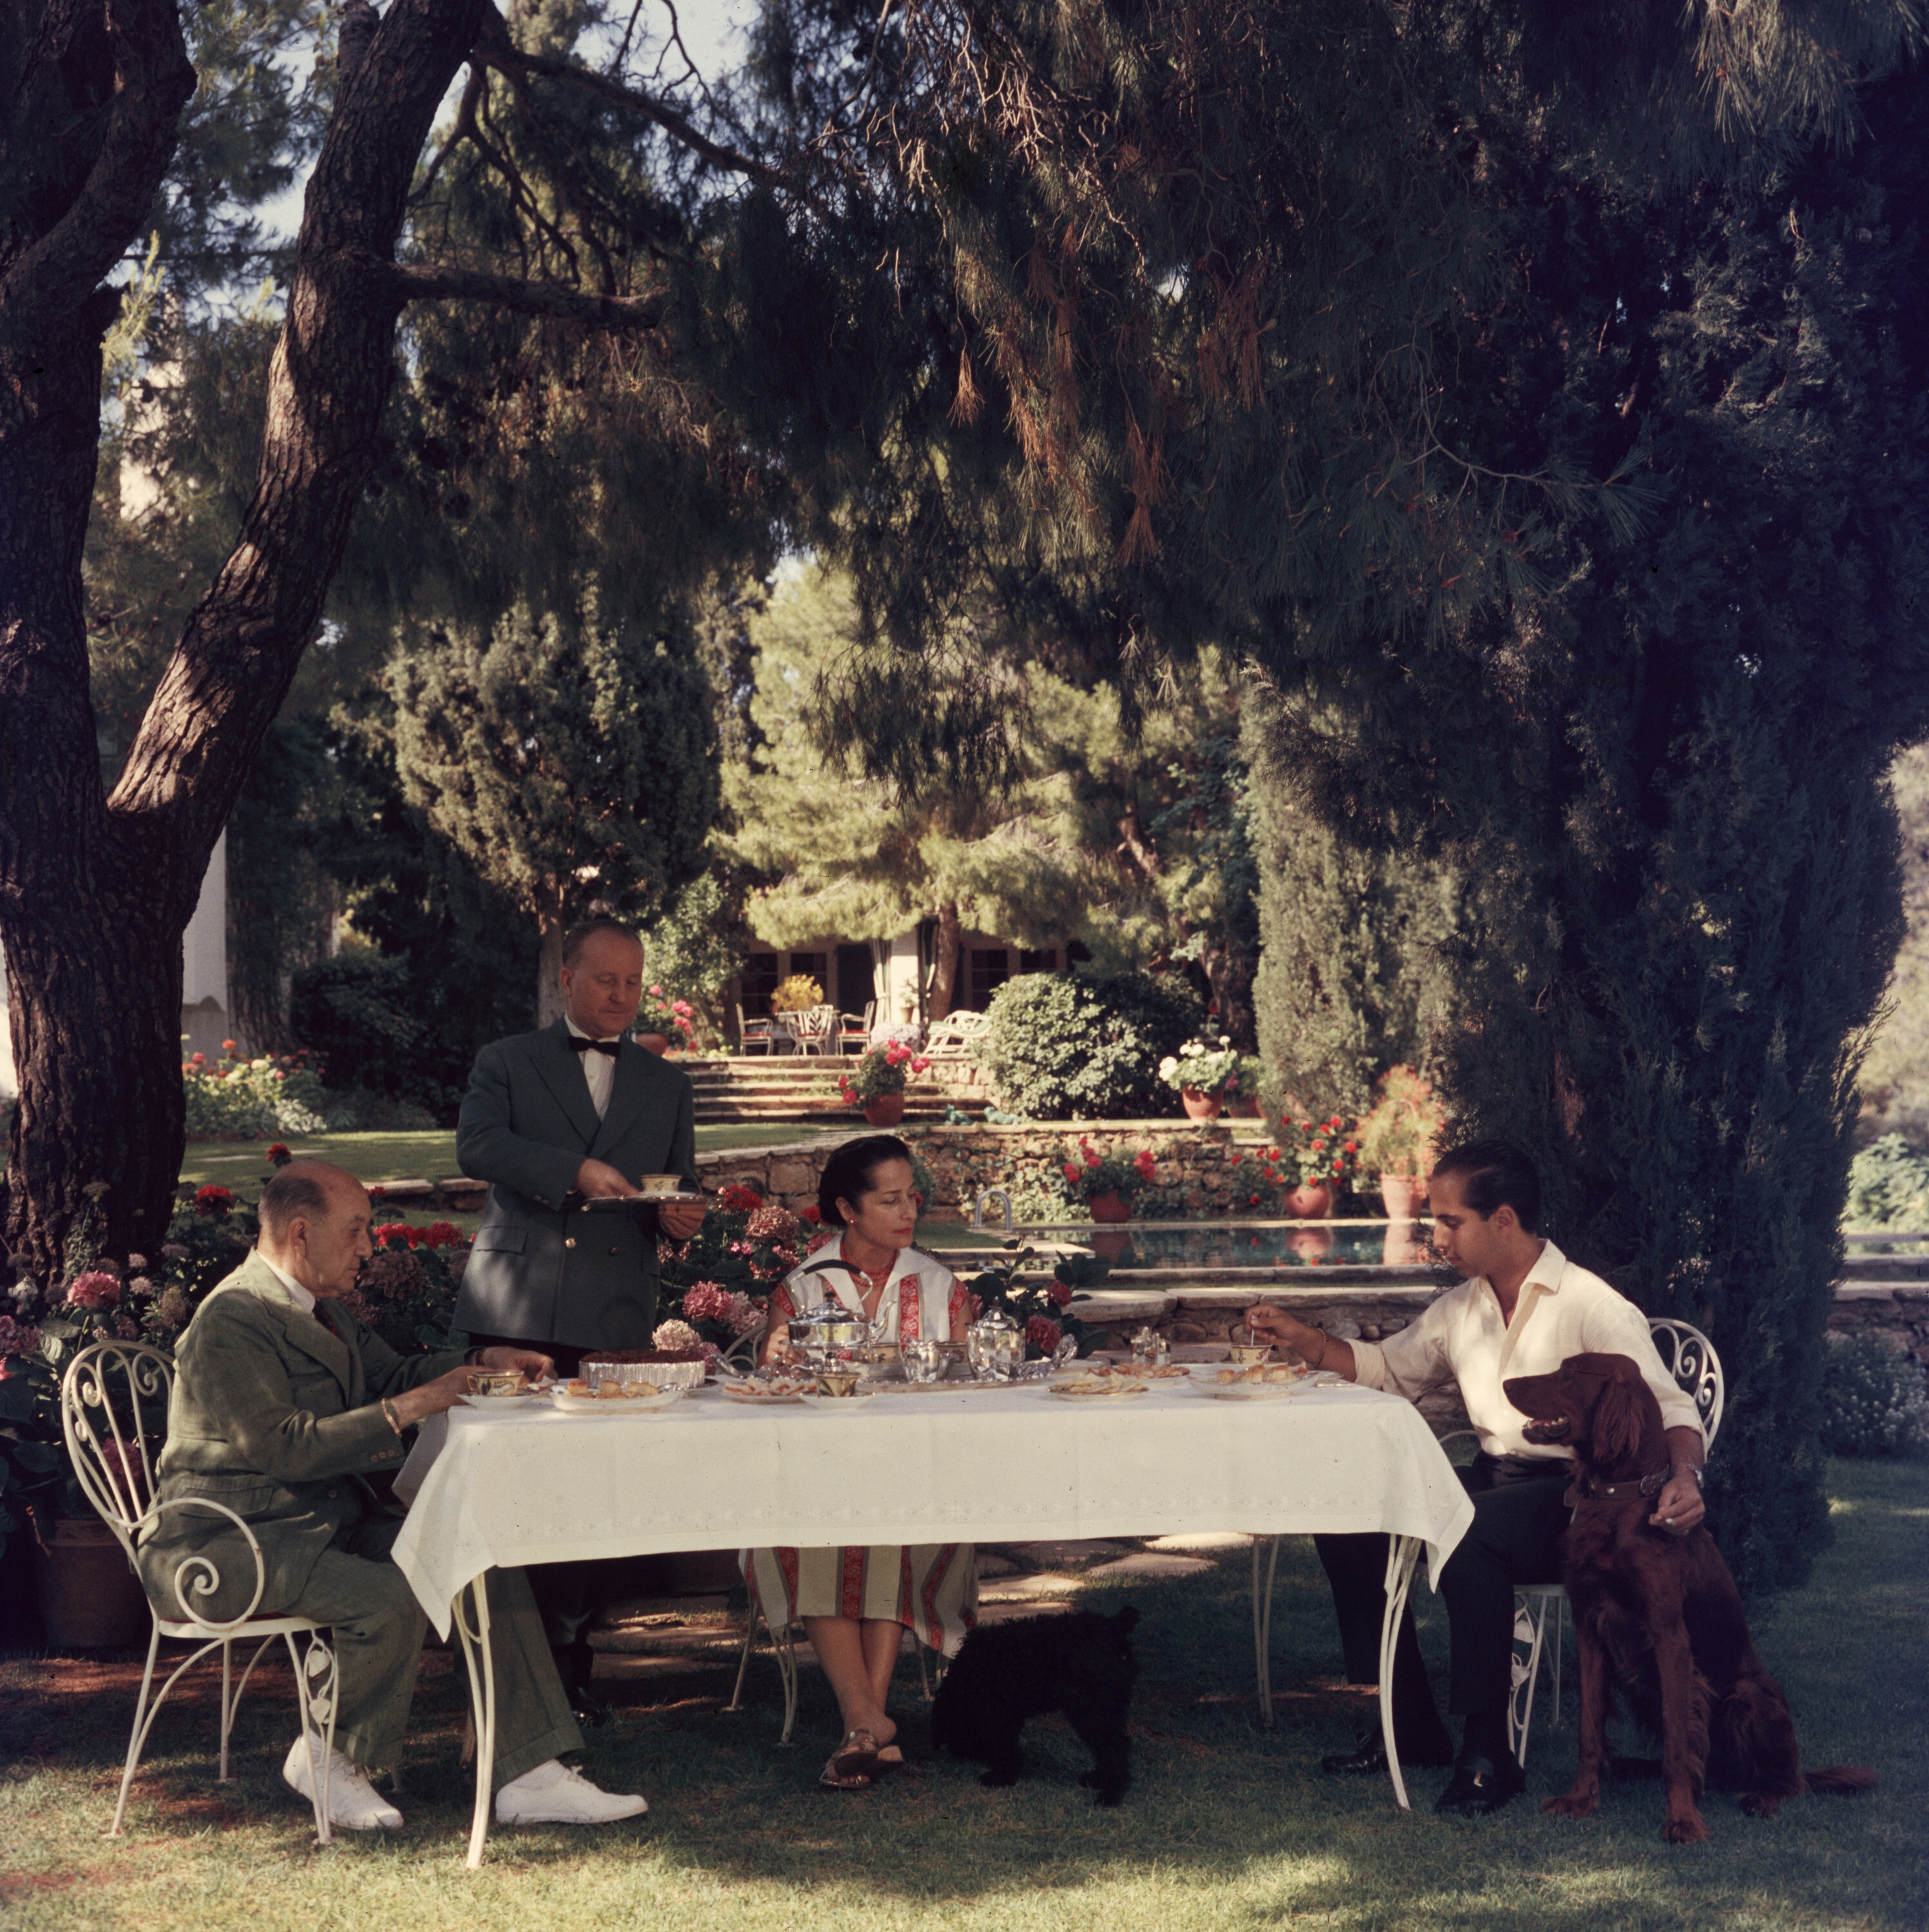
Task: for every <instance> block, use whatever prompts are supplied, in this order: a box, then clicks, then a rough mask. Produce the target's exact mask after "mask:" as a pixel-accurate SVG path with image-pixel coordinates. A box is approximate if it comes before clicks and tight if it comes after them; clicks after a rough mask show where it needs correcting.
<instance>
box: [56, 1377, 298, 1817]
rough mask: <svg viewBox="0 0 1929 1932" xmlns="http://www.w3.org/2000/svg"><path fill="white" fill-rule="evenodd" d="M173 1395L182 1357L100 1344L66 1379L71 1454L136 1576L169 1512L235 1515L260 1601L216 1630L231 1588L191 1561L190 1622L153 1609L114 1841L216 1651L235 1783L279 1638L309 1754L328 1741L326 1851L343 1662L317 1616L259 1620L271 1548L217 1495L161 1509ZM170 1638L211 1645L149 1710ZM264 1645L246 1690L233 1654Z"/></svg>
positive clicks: (177, 1580)
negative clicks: (155, 1444) (143, 1771)
mask: <svg viewBox="0 0 1929 1932" xmlns="http://www.w3.org/2000/svg"><path fill="white" fill-rule="evenodd" d="M173 1385H174V1364H173V1361H172V1358H170V1357H169V1356H168V1355H165V1354H163V1352H161V1351H160V1349H151V1348H148V1347H147V1346H145V1345H143V1344H142V1343H131V1342H97V1343H93V1344H92V1346H89V1347H88V1348H85V1349H82V1350H81V1352H80V1354H79V1355H76V1356H75V1357H74V1360H73V1361H71V1363H69V1364H68V1370H67V1373H66V1374H65V1376H62V1378H61V1384H60V1419H61V1427H62V1432H63V1433H65V1436H66V1438H67V1449H68V1456H69V1457H71V1460H72V1461H73V1464H74V1475H76V1477H77V1478H79V1481H80V1487H81V1488H82V1490H83V1491H85V1492H86V1496H87V1500H88V1501H89V1502H90V1503H92V1505H94V1507H95V1509H96V1510H97V1511H99V1513H100V1514H101V1520H103V1521H104V1523H106V1524H107V1527H108V1528H109V1529H111V1530H112V1531H113V1532H114V1535H115V1539H116V1541H118V1543H119V1544H120V1546H121V1550H123V1552H124V1553H125V1554H126V1556H127V1562H128V1565H129V1567H130V1568H134V1567H135V1566H134V1539H135V1538H136V1535H138V1534H139V1532H140V1530H141V1529H142V1528H143V1527H144V1526H145V1525H146V1524H148V1523H150V1522H151V1521H153V1520H154V1518H155V1517H157V1516H158V1515H159V1514H160V1513H161V1511H164V1510H170V1509H196V1510H210V1511H213V1512H214V1514H216V1515H217V1516H224V1517H227V1518H228V1519H229V1521H230V1522H232V1523H233V1524H234V1525H235V1526H236V1528H237V1529H239V1530H240V1532H241V1533H242V1535H243V1536H244V1537H245V1538H247V1540H248V1551H249V1553H250V1555H251V1556H253V1558H254V1595H252V1596H251V1597H250V1598H249V1599H248V1606H247V1607H246V1608H245V1610H242V1613H241V1614H240V1615H239V1616H234V1617H230V1618H228V1619H226V1620H225V1621H221V1620H217V1619H212V1618H208V1617H204V1616H202V1615H201V1614H200V1613H199V1611H198V1610H196V1608H195V1607H194V1604H193V1601H192V1600H193V1598H208V1597H211V1596H212V1595H214V1592H216V1591H217V1590H218V1589H220V1583H221V1579H220V1571H218V1570H217V1568H215V1567H214V1564H213V1563H212V1562H210V1561H209V1560H208V1559H207V1558H205V1557H204V1556H195V1557H190V1558H188V1559H187V1561H185V1562H183V1563H182V1564H181V1567H180V1568H179V1569H178V1570H177V1571H175V1574H174V1578H173V1584H174V1595H175V1603H176V1607H178V1610H179V1611H180V1613H181V1614H180V1615H179V1616H162V1614H161V1613H160V1611H159V1610H157V1609H156V1608H155V1607H154V1604H153V1603H152V1601H151V1600H150V1601H149V1603H148V1616H150V1617H151V1619H153V1625H154V1628H153V1631H152V1634H151V1635H150V1636H149V1637H148V1646H147V1668H146V1670H145V1671H143V1672H142V1676H141V1691H140V1697H139V1701H138V1702H137V1703H136V1705H135V1706H134V1727H133V1736H131V1737H130V1739H128V1742H127V1768H126V1769H125V1770H124V1772H122V1773H121V1793H120V1796H119V1798H118V1800H117V1801H116V1802H115V1806H114V1822H113V1825H112V1826H110V1828H109V1830H108V1834H107V1835H108V1836H109V1837H110V1838H118V1837H119V1836H120V1834H121V1820H123V1818H124V1817H125V1816H126V1814H127V1793H128V1791H129V1790H130V1788H131V1787H132V1786H133V1781H134V1772H135V1771H136V1769H138V1768H139V1764H140V1757H141V1752H142V1750H143V1749H144V1748H145V1746H146V1744H147V1738H148V1732H149V1731H151V1730H152V1729H153V1728H154V1719H155V1718H157V1717H158V1716H159V1715H160V1706H161V1703H162V1700H163V1699H164V1698H166V1695H167V1694H168V1693H169V1691H172V1689H173V1688H174V1687H175V1684H176V1683H177V1682H179V1680H180V1678H181V1673H183V1672H184V1671H186V1670H188V1669H189V1668H190V1667H191V1666H192V1665H193V1664H198V1663H199V1662H200V1661H201V1659H202V1658H204V1657H205V1656H206V1655H208V1652H210V1651H211V1650H217V1649H218V1650H219V1651H220V1653H221V1743H220V1769H219V1771H218V1772H217V1782H219V1783H220V1784H227V1783H228V1782H229V1778H228V1740H229V1737H230V1736H232V1734H233V1730H234V1725H235V1713H236V1711H237V1710H238V1709H239V1708H240V1706H241V1700H242V1692H243V1691H245V1690H246V1689H247V1688H248V1679H249V1678H250V1677H251V1676H253V1675H254V1667H255V1666H256V1665H257V1664H259V1663H260V1661H261V1656H262V1652H263V1651H265V1650H266V1649H267V1648H268V1646H269V1645H270V1644H271V1643H273V1642H274V1641H275V1639H276V1638H277V1637H280V1638H281V1640H282V1641H283V1642H284V1643H286V1644H287V1646H288V1659H289V1661H290V1664H293V1667H294V1670H295V1688H296V1705H297V1706H298V1708H299V1712H300V1715H301V1719H302V1745H303V1746H304V1748H306V1749H308V1751H311V1753H312V1751H313V1750H314V1739H315V1738H316V1736H317V1734H318V1733H319V1735H320V1739H321V1742H322V1766H323V1769H322V1775H321V1776H320V1778H318V1779H317V1780H316V1789H315V1796H314V1811H315V1835H316V1837H317V1839H318V1840H319V1841H320V1842H321V1843H323V1844H325V1845H326V1844H327V1843H329V1839H330V1833H329V1810H328V1804H329V1774H328V1767H329V1765H330V1764H331V1763H332V1762H333V1759H332V1753H333V1751H334V1748H335V1652H333V1651H332V1649H330V1648H329V1645H328V1643H327V1642H326V1640H325V1639H324V1638H323V1635H322V1630H323V1626H322V1625H319V1624H317V1623H316V1622H314V1621H313V1620H312V1619H310V1618H308V1617H257V1616H256V1615H255V1614H254V1613H255V1610H256V1609H257V1607H258V1606H259V1605H260V1602H261V1593H262V1591H263V1589H264V1587H265V1586H266V1584H267V1581H268V1570H267V1566H266V1564H265V1563H264V1562H263V1559H262V1554H261V1546H260V1544H259V1543H257V1541H255V1536H254V1532H253V1531H252V1530H251V1529H249V1528H248V1525H247V1524H246V1523H245V1522H243V1521H242V1519H241V1517H239V1516H237V1515H236V1514H235V1512H234V1511H233V1510H231V1509H229V1508H228V1507H227V1506H226V1504H224V1503H217V1502H214V1501H213V1500H212V1499H211V1498H208V1497H205V1496H182V1497H177V1498H175V1499H172V1501H169V1502H162V1503H157V1502H155V1501H154V1490H155V1480H154V1463H153V1460H152V1458H151V1456H150V1455H149V1453H148V1444H149V1442H151V1440H153V1439H156V1438H158V1437H159V1436H162V1435H163V1434H164V1433H166V1424H167V1403H168V1398H169V1396H170V1395H171V1394H172V1391H173ZM136 1574H138V1571H136ZM304 1636H305V1637H307V1638H308V1649H307V1655H306V1656H305V1657H304V1656H303V1655H302V1653H301V1652H299V1651H298V1650H297V1649H296V1643H295V1640H296V1638H297V1637H304ZM163 1637H169V1638H173V1639H175V1640H185V1641H187V1642H188V1643H193V1641H194V1640H196V1639H197V1638H199V1640H201V1643H200V1647H199V1649H197V1650H196V1651H195V1652H193V1654H192V1655H190V1656H189V1657H187V1658H185V1659H184V1660H183V1661H181V1663H180V1664H178V1665H176V1666H175V1670H174V1672H173V1674H172V1676H170V1677H169V1679H168V1680H167V1682H166V1683H165V1684H163V1685H162V1686H161V1687H160V1690H159V1691H158V1692H157V1693H155V1694H154V1697H153V1700H152V1701H151V1703H150V1701H149V1700H148V1692H149V1691H150V1690H151V1688H152V1686H153V1683H154V1658H155V1655H156V1653H157V1652H158V1651H159V1649H160V1640H161V1639H162V1638H163ZM257 1638H259V1639H260V1642H259V1643H257V1644H256V1646H255V1651H254V1655H253V1656H252V1657H251V1658H249V1659H248V1664H247V1667H246V1668H245V1670H243V1671H242V1674H241V1682H239V1684H237V1683H236V1682H235V1681H234V1664H233V1649H234V1646H235V1645H236V1643H251V1642H254V1640H255V1639H257Z"/></svg>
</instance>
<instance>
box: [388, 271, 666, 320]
mask: <svg viewBox="0 0 1929 1932" xmlns="http://www.w3.org/2000/svg"><path fill="white" fill-rule="evenodd" d="M370 267H371V271H372V272H377V273H379V274H380V275H382V276H383V277H384V278H386V279H387V280H388V281H389V284H390V285H391V287H392V288H393V289H394V290H395V293H396V294H397V296H398V297H399V298H400V299H401V300H402V301H404V302H493V303H494V304H495V305H496V307H497V308H505V309H508V310H511V311H513V312H514V313H515V314H518V315H539V316H546V317H549V318H550V319H551V320H554V321H557V322H583V323H590V324H592V326H596V327H598V328H603V329H655V328H656V327H657V326H658V325H659V324H660V323H661V321H662V320H663V317H664V312H665V311H666V310H667V308H668V306H669V302H668V299H667V297H666V296H598V295H586V294H584V293H583V292H582V291H581V290H579V289H565V288H562V287H559V285H558V284H556V283H553V282H528V281H523V280H521V279H520V278H519V277H517V276H514V275H484V274H481V273H479V272H476V271H475V270H472V269H434V268H425V267H422V266H419V265H418V264H416V263H400V262H383V263H371V264H370Z"/></svg>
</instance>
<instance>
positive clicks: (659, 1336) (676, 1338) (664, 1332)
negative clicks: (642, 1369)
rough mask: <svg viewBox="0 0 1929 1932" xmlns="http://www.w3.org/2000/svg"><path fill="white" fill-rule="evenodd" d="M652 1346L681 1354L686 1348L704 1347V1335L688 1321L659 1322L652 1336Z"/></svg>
mask: <svg viewBox="0 0 1929 1932" xmlns="http://www.w3.org/2000/svg"><path fill="white" fill-rule="evenodd" d="M649 1345H650V1346H651V1347H652V1349H664V1350H665V1351H666V1352H675V1353H676V1354H679V1355H681V1354H682V1353H683V1352H684V1351H685V1350H686V1349H701V1348H703V1347H704V1346H705V1344H704V1341H703V1337H702V1336H700V1334H697V1331H696V1330H695V1329H694V1328H691V1326H690V1325H689V1323H688V1322H658V1324H657V1325H656V1327H655V1330H654V1331H652V1334H651V1335H650V1337H649Z"/></svg>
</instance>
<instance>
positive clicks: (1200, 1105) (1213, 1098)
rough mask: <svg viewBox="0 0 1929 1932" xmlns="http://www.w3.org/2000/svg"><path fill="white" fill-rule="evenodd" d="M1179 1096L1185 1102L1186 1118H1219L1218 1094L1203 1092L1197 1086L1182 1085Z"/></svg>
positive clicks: (1191, 1119) (1206, 1119)
mask: <svg viewBox="0 0 1929 1932" xmlns="http://www.w3.org/2000/svg"><path fill="white" fill-rule="evenodd" d="M1179 1098H1180V1100H1181V1101H1183V1102H1184V1103H1185V1109H1186V1118H1187V1120H1189V1121H1214V1120H1217V1118H1219V1109H1220V1098H1219V1096H1218V1095H1217V1094H1202V1093H1201V1092H1200V1091H1199V1089H1198V1088H1196V1087H1181V1088H1180V1089H1179Z"/></svg>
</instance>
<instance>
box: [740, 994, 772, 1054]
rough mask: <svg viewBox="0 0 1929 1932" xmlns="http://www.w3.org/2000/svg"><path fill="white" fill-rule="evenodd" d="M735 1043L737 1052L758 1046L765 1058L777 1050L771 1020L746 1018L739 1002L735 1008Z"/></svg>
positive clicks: (745, 1051) (744, 1051) (747, 1050)
mask: <svg viewBox="0 0 1929 1932" xmlns="http://www.w3.org/2000/svg"><path fill="white" fill-rule="evenodd" d="M736 1044H737V1049H738V1050H739V1052H743V1053H748V1052H749V1051H750V1049H751V1048H752V1047H753V1046H760V1047H762V1048H763V1052H764V1056H765V1058H766V1059H767V1058H769V1055H772V1054H773V1053H775V1052H776V1051H777V1040H776V1034H775V1029H774V1028H773V1026H772V1023H771V1022H769V1020H767V1019H762V1020H749V1019H745V1018H744V1016H743V1007H742V1004H741V1003H740V1002H739V1004H738V1006H737V1009H736Z"/></svg>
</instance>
